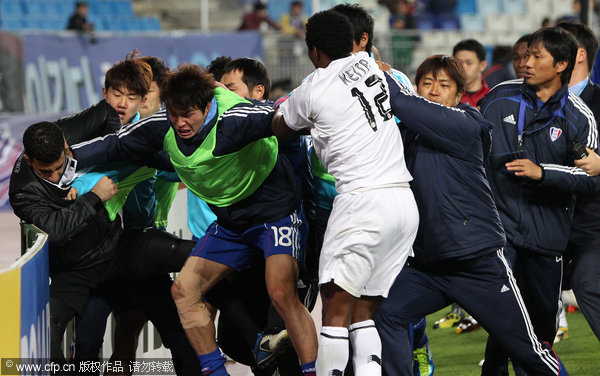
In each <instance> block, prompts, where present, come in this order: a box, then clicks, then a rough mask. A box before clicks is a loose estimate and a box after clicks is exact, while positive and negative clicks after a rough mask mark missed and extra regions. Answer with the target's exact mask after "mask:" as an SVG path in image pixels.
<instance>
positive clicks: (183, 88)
mask: <svg viewBox="0 0 600 376" xmlns="http://www.w3.org/2000/svg"><path fill="white" fill-rule="evenodd" d="M215 86H216V83H215V79H214V78H213V76H212V75H211V74H210V73H208V72H207V71H206V70H205V69H204V68H203V67H201V66H198V65H194V64H182V65H180V66H178V67H177V69H175V70H174V71H172V72H171V73H169V75H168V76H167V79H166V80H165V82H164V83H163V84H162V85H161V86H160V100H161V101H162V102H163V103H164V104H165V107H166V108H167V110H176V111H187V110H192V109H196V110H204V109H205V108H206V106H208V104H209V103H210V101H211V100H212V99H213V97H214V96H215V92H214V90H215Z"/></svg>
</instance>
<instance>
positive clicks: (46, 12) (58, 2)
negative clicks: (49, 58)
mask: <svg viewBox="0 0 600 376" xmlns="http://www.w3.org/2000/svg"><path fill="white" fill-rule="evenodd" d="M76 1H77V0H0V29H2V30H14V31H18V30H55V31H59V30H65V29H66V28H67V24H68V22H69V18H70V17H71V15H72V14H73V12H74V10H75V3H76ZM87 2H88V4H89V12H88V17H87V18H88V21H89V22H91V23H92V24H94V27H95V29H96V31H157V30H160V29H161V27H160V22H159V20H158V18H154V17H137V16H136V15H135V14H134V12H133V8H132V6H131V2H130V1H129V0H87Z"/></svg>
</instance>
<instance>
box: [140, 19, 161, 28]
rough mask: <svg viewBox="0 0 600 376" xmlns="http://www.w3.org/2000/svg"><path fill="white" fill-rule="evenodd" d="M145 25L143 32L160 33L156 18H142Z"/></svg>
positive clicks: (158, 22)
mask: <svg viewBox="0 0 600 376" xmlns="http://www.w3.org/2000/svg"><path fill="white" fill-rule="evenodd" d="M143 19H144V23H145V24H146V29H145V30H151V31H160V21H159V19H158V18H156V17H143Z"/></svg>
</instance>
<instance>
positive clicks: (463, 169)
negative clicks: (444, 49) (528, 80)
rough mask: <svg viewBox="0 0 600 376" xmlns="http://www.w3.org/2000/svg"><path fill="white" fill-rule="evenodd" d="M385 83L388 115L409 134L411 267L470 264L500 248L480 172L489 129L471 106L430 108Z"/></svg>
mask: <svg viewBox="0 0 600 376" xmlns="http://www.w3.org/2000/svg"><path fill="white" fill-rule="evenodd" d="M386 77H387V79H388V84H389V86H390V103H391V105H392V110H393V112H394V114H395V115H396V116H397V117H398V118H399V119H400V120H401V121H402V123H401V127H403V128H404V127H405V128H407V129H408V130H403V136H404V137H403V140H404V154H405V156H406V164H407V167H408V169H409V170H410V173H411V174H412V176H413V178H414V180H413V181H412V182H411V183H410V185H411V188H412V190H413V193H414V195H415V200H416V201H417V207H418V208H419V230H418V233H417V238H416V240H415V243H414V245H413V248H414V252H415V262H416V263H419V264H427V263H432V262H437V261H440V260H445V259H455V260H456V259H459V260H460V259H469V258H473V257H476V256H481V255H482V254H484V253H486V252H494V251H495V250H497V249H498V248H500V247H502V246H503V245H504V243H505V241H506V239H505V237H504V230H503V229H502V225H501V224H500V218H499V217H498V211H497V210H496V205H495V204H494V200H493V197H492V191H491V188H490V186H489V184H488V182H487V180H486V176H485V168H484V163H485V159H486V158H487V156H488V154H489V152H490V145H491V136H490V133H491V129H492V124H491V123H490V122H489V121H487V120H485V119H484V118H483V117H482V116H481V114H480V113H479V112H478V111H477V109H475V108H474V107H472V106H471V105H468V104H466V103H461V104H459V105H458V107H453V108H449V107H445V106H442V105H439V104H437V103H433V102H429V101H427V100H426V99H424V98H422V97H419V96H417V95H416V94H413V93H411V92H409V91H408V90H407V89H403V88H402V86H400V85H398V84H396V82H395V80H393V79H392V78H391V76H389V75H388V76H386Z"/></svg>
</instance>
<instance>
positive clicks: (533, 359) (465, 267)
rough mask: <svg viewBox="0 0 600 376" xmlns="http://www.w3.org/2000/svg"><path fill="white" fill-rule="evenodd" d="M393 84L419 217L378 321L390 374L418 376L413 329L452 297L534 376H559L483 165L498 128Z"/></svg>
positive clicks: (469, 110)
mask: <svg viewBox="0 0 600 376" xmlns="http://www.w3.org/2000/svg"><path fill="white" fill-rule="evenodd" d="M387 81H388V85H389V87H390V101H391V105H392V110H393V112H394V114H395V115H396V116H397V117H398V118H399V119H400V120H401V121H402V124H404V126H405V127H406V128H408V130H409V131H408V132H406V134H405V138H404V140H405V153H406V160H407V165H408V167H409V170H410V172H411V174H412V175H413V178H414V180H413V181H412V182H411V187H412V189H413V192H414V194H415V198H416V200H417V205H418V207H419V213H420V218H421V220H420V224H419V230H418V234H417V239H416V241H415V245H414V252H415V257H414V258H413V259H411V260H410V261H409V264H408V265H407V266H405V268H404V269H403V270H402V271H401V272H400V274H399V275H398V277H397V279H396V281H395V283H394V285H393V287H392V289H391V290H390V293H389V296H388V298H387V299H385V300H384V301H383V302H382V303H381V305H380V306H379V308H378V310H377V312H376V315H375V322H376V326H377V329H378V331H379V334H380V337H381V340H382V345H383V346H382V348H383V352H382V361H383V368H384V371H385V372H386V374H387V375H389V376H392V375H404V376H409V375H412V365H411V363H412V351H411V348H410V343H409V341H408V335H407V333H406V330H407V326H408V323H409V322H410V321H411V320H413V319H415V318H418V317H422V316H425V315H427V314H429V313H432V312H435V311H437V310H439V309H441V308H443V307H445V306H446V305H448V304H449V303H450V302H452V301H456V302H457V303H459V304H460V305H461V306H463V307H464V308H465V309H466V310H467V311H468V312H469V313H471V314H472V315H473V317H475V318H476V319H477V320H478V321H479V322H480V323H481V325H482V326H483V327H484V328H486V330H487V331H488V332H490V333H493V334H494V335H496V336H498V338H500V339H501V342H502V344H503V345H505V346H506V347H509V348H510V350H511V356H512V357H513V359H515V360H518V361H519V362H521V363H522V364H523V366H524V368H525V369H526V370H527V371H529V372H530V373H531V374H539V375H557V374H558V370H559V366H560V365H559V363H558V361H557V360H556V358H555V356H554V354H553V353H552V351H551V350H550V349H548V348H547V347H544V346H543V345H542V344H540V342H539V341H538V340H537V338H536V337H535V335H534V334H533V331H532V328H531V323H530V322H529V317H528V315H527V313H526V312H525V311H524V307H523V302H522V299H521V296H520V294H519V291H518V288H517V286H516V283H515V280H514V278H512V273H511V270H510V267H509V265H508V261H507V260H506V258H505V257H504V255H503V251H502V246H503V244H504V243H505V237H504V231H503V229H502V225H501V223H500V219H499V216H498V212H497V210H496V207H495V204H494V200H493V197H492V191H491V189H490V186H489V184H488V182H487V180H486V172H485V169H484V161H485V160H486V157H487V155H488V153H489V150H490V146H491V138H490V132H491V129H492V124H491V123H490V122H488V121H486V120H485V119H484V118H483V117H482V116H481V115H480V114H479V112H478V111H477V110H476V109H475V108H473V107H470V106H469V105H459V106H458V107H454V108H448V107H444V106H441V105H438V104H435V103H432V102H429V101H427V100H425V99H423V98H421V97H419V96H417V95H414V94H411V93H410V92H409V91H408V90H407V89H406V88H405V87H403V86H402V85H401V84H399V83H397V81H395V80H394V79H393V78H391V77H389V76H388V80H387ZM509 329H510V330H509ZM561 375H562V374H561Z"/></svg>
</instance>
